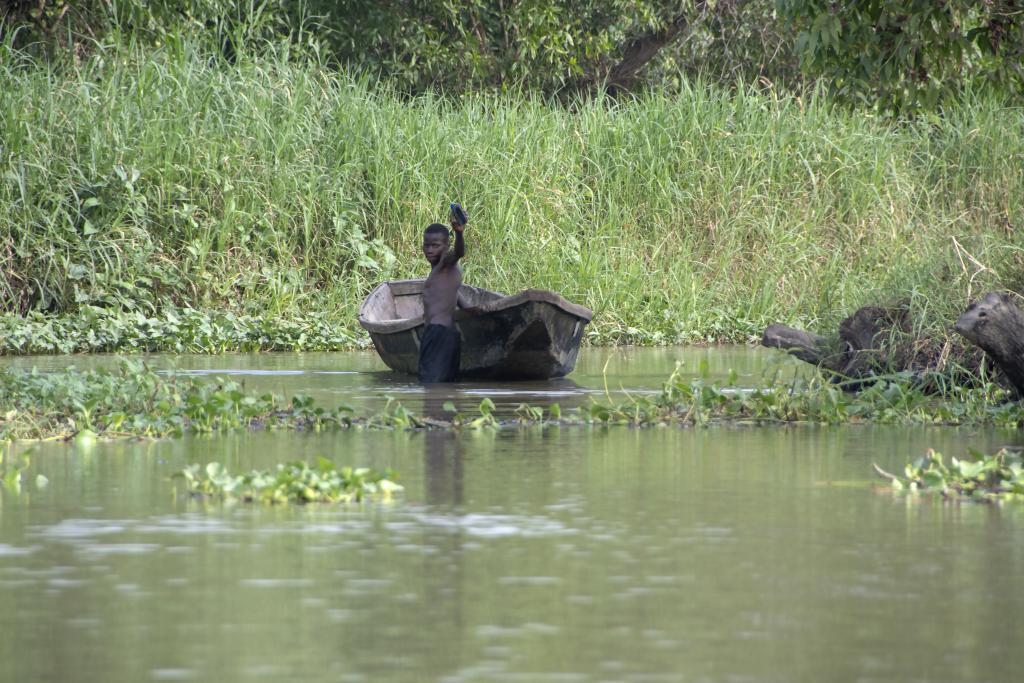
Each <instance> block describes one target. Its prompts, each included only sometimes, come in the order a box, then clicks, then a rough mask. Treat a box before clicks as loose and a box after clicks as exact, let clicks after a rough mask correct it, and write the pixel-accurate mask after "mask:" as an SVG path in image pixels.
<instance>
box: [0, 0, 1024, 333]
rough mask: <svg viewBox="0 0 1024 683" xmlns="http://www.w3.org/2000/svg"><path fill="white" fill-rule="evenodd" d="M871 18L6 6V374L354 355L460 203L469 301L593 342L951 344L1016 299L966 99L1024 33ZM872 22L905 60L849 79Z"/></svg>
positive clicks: (760, 11) (575, 6)
mask: <svg viewBox="0 0 1024 683" xmlns="http://www.w3.org/2000/svg"><path fill="white" fill-rule="evenodd" d="M889 4H891V3H889ZM889 4H887V3H885V2H872V3H866V4H865V6H866V7H868V10H870V11H868V10H865V12H863V13H850V14H844V15H843V17H842V21H840V22H839V23H838V24H837V23H836V21H833V19H834V17H835V14H834V13H833V12H832V9H830V7H831V5H829V4H828V3H820V2H812V1H810V0H807V1H805V2H796V1H793V2H784V3H780V4H779V10H778V12H776V10H775V9H774V7H773V6H772V4H771V3H767V2H754V1H751V2H740V3H729V2H717V3H715V2H707V3H705V2H695V3H685V2H684V3H673V2H653V1H649V0H615V1H614V2H607V3H589V2H588V3H569V2H564V1H562V0H535V1H531V2H511V1H510V2H507V3H502V2H497V1H493V2H492V1H491V0H472V1H469V2H465V3H454V4H453V3H448V2H430V1H427V0H424V1H423V2H415V3H404V2H402V3H393V2H385V3H379V2H359V1H357V0H351V1H348V2H341V3H319V4H318V3H316V2H306V3H284V2H274V1H271V0H265V1H264V2H256V1H252V2H239V1H236V0H190V1H189V2H186V3H171V2H164V1H163V0H159V1H157V2H146V3H143V2H138V1H135V0H126V1H125V2H119V3H106V2H100V1H98V0H97V1H95V2H83V3H69V2H66V1H65V0H44V1H43V2H35V1H33V2H12V3H6V4H5V6H4V11H5V12H6V14H5V15H4V16H5V18H4V21H3V22H2V28H0V31H2V40H0V82H2V83H3V86H4V87H3V88H0V353H25V352H68V351H101V350H125V351H132V350H170V351H175V350H177V351H204V352H210V351H223V350H229V349H246V350H251V349H258V348H259V349H330V348H345V347H350V346H353V345H357V344H360V343H365V337H364V336H363V335H362V333H361V332H360V331H359V330H358V328H357V326H356V324H355V320H354V318H355V312H356V309H357V307H358V304H359V303H360V301H361V300H362V298H363V297H364V296H365V294H366V293H367V291H368V290H369V289H370V288H371V287H372V286H373V285H375V284H376V283H377V282H379V281H381V280H384V279H388V278H397V277H412V276H418V275H422V274H423V272H424V268H423V265H424V264H423V261H422V258H421V257H420V255H419V241H420V232H421V230H422V228H423V226H425V225H426V224H427V223H429V222H432V221H436V220H441V219H443V218H444V215H445V211H444V207H445V206H446V205H447V202H448V201H449V200H453V199H457V200H460V201H462V202H463V203H464V204H465V205H466V206H467V207H468V208H469V210H470V213H471V220H472V223H471V226H470V231H469V233H467V238H468V241H469V258H468V260H467V261H466V271H467V280H468V281H469V282H471V283H473V284H476V285H480V286H484V287H487V288H491V289H497V290H505V291H514V290H518V289H520V288H522V287H526V286H533V287H544V288H551V289H555V290H558V291H561V292H562V293H564V294H565V295H566V296H567V297H569V298H571V299H573V300H576V301H579V302H581V303H583V304H585V305H588V306H590V307H592V308H594V309H595V311H596V313H597V314H598V315H597V317H596V319H595V321H594V323H593V324H592V326H591V328H590V337H589V339H590V341H592V342H597V343H622V342H631V343H671V342H695V341H708V340H733V341H742V340H747V339H750V338H751V337H753V336H756V335H758V334H759V333H760V332H761V330H762V329H763V328H764V327H765V326H766V325H767V324H768V323H770V322H773V321H783V322H788V323H790V324H794V325H798V326H802V327H808V328H818V329H831V328H833V327H834V323H835V321H836V320H837V319H838V318H840V317H842V316H843V315H845V314H846V313H849V312H850V311H851V310H852V309H854V308H855V307H857V306H859V305H862V304H866V303H881V304H887V303H892V302H894V301H903V302H905V303H907V304H908V305H909V307H910V309H911V312H912V315H913V319H914V321H915V324H916V326H917V329H920V330H922V332H928V333H930V334H933V335H937V336H939V337H942V336H943V335H945V333H946V332H945V331H946V330H948V327H949V324H950V323H951V321H952V320H953V319H955V317H956V314H957V313H958V312H959V311H960V309H962V308H963V306H965V305H966V303H967V302H968V299H969V298H970V297H971V296H973V295H976V294H978V293H979V292H981V291H982V290H984V289H1008V290H1014V291H1020V290H1021V288H1022V286H1024V250H1022V248H1021V246H1020V244H1021V241H1020V238H1019V235H1018V231H1019V230H1020V226H1021V224H1022V219H1024V209H1022V205H1021V201H1020V198H1021V197H1022V196H1024V177H1022V174H1021V173H1020V168H1021V167H1022V164H1024V111H1022V110H1021V109H1020V107H1019V106H1018V105H1017V101H1016V100H1014V99H1013V97H1012V96H1011V95H1010V94H1007V93H1012V92H1013V91H1012V88H1010V89H1006V88H1004V89H1001V90H1000V89H998V88H996V89H992V88H985V87H983V86H984V83H985V82H987V83H990V84H997V85H998V84H1002V85H1006V84H1008V83H1009V84H1012V83H1013V82H1014V81H1013V78H1014V77H1015V76H1014V74H1017V73H1018V70H1015V69H1014V68H1013V63H1014V62H1013V60H1012V59H1011V58H1012V57H1013V55H1015V54H1017V52H1015V50H1019V47H1020V42H1021V41H1020V40H1019V36H1018V32H1019V31H1018V29H1019V26H1018V24H1019V22H1020V21H1022V19H1021V15H1020V13H1013V12H1011V11H1009V9H1007V8H1008V7H1009V5H1008V4H1007V3H1006V2H994V3H988V4H986V5H985V9H977V10H972V11H967V10H964V9H963V8H962V7H961V5H962V4H963V3H959V2H954V3H943V4H942V5H943V7H946V8H947V9H948V11H945V10H943V12H945V13H942V12H940V11H939V10H936V9H934V8H932V7H931V4H929V3H924V4H922V3H910V4H909V5H908V8H907V9H906V12H905V13H904V14H898V13H896V12H895V9H894V8H893V7H889ZM919 5H920V6H919ZM925 5H929V6H928V7H926V6H925ZM872 8H874V9H872ZM1010 9H1012V8H1010ZM876 10H877V11H876ZM936 12H939V14H940V15H941V16H936ZM353 17H357V18H358V21H355V20H353ZM830 17H831V18H830ZM915 17H916V18H915ZM926 19H927V21H925V20H926ZM932 20H934V21H932ZM871 22H876V23H878V22H881V24H884V25H885V26H886V27H889V28H891V29H892V31H894V32H896V33H898V34H899V35H900V36H901V37H900V38H899V40H897V41H896V43H895V47H894V48H892V46H889V45H888V43H885V44H881V43H880V44H878V45H874V46H873V49H874V51H873V52H871V51H869V54H870V55H871V60H875V61H874V62H872V61H871V60H861V61H859V62H857V64H858V65H859V66H858V67H857V68H858V69H860V71H857V72H856V73H853V72H852V71H850V72H849V73H845V72H844V73H840V72H839V71H837V70H836V69H837V68H838V66H839V65H842V64H847V65H849V64H852V62H851V61H850V60H848V59H847V58H846V57H844V56H843V55H846V54H848V52H849V51H850V50H856V49H861V48H863V47H864V45H863V43H864V41H867V40H868V39H869V38H868V36H869V35H874V32H872V31H867V29H865V27H866V26H867V27H870V26H871V25H872V23H871ZM915 22H916V23H915ZM921 22H925V23H926V24H927V26H928V27H930V28H928V29H927V30H925V29H923V28H919V27H918V25H919V24H921ZM943 22H945V23H943ZM881 24H880V25H881ZM936 26H937V27H939V28H935V27H936ZM944 26H945V27H946V29H942V27H944ZM914 27H918V28H914ZM911 28H914V30H911ZM940 29H942V30H947V29H948V31H949V32H953V33H955V34H956V36H959V37H960V38H962V39H963V40H967V39H968V38H969V39H970V41H972V42H971V43H970V45H969V46H964V45H960V46H959V47H957V48H955V49H953V48H950V49H951V50H953V51H952V52H949V53H948V54H947V52H946V51H944V50H945V48H944V47H943V45H945V43H943V41H942V40H940V39H939V38H936V34H935V31H940ZM666 32H667V33H666ZM669 33H671V35H669ZM883 33H884V32H883ZM940 33H941V31H940ZM499 34H500V35H499ZM943 35H944V34H943ZM950 35H952V33H951V34H950ZM659 36H660V37H659ZM789 36H796V37H795V38H793V39H791V38H790V37H789ZM813 36H817V37H813ZM993 36H996V37H998V38H999V40H996V41H995V42H993V40H994V38H993ZM499 37H500V38H501V40H499ZM958 40H959V38H958ZM502 41H504V42H502ZM645 41H654V42H653V43H651V42H645ZM658 41H661V42H658ZM844 41H845V42H844ZM851 41H852V42H851ZM857 41H860V42H859V43H858V42H857ZM946 42H948V43H950V44H954V43H955V42H956V41H952V42H950V41H946ZM644 46H646V48H644V49H646V52H645V51H644V50H642V49H641V48H642V47H644ZM971 46H973V47H971ZM979 46H980V47H979ZM890 48H892V49H896V50H897V52H898V56H899V59H904V58H906V59H908V60H911V61H913V60H914V59H921V60H924V59H926V57H927V60H931V61H928V62H927V63H928V64H929V65H932V66H929V70H928V74H930V75H928V76H927V78H925V79H924V80H922V79H920V78H919V79H918V80H916V81H914V83H916V84H917V85H914V86H913V87H910V86H908V85H907V84H906V83H905V82H904V80H903V79H904V76H906V74H905V73H904V71H900V68H899V64H901V63H902V62H900V61H899V59H897V60H896V61H893V60H894V59H895V57H893V58H890V56H887V55H889V53H888V52H887V50H889V49H890ZM940 48H941V49H940ZM637 50H639V51H640V52H637V54H640V53H643V55H646V61H644V62H643V63H642V64H639V65H638V64H637V63H635V62H636V59H639V57H637V54H634V52H636V51H637ZM979 50H980V52H979ZM844 51H845V52H844ZM954 53H955V54H954ZM631 55H632V57H631ZM908 55H909V56H908ZM797 57H801V58H802V59H803V61H804V66H805V67H807V68H811V67H813V69H817V71H814V70H813V69H812V70H811V71H805V72H803V73H802V74H801V72H800V71H799V70H798V69H797V66H796V61H794V60H795V59H796V58H797ZM632 58H636V59H634V61H633V62H630V59H632ZM957 59H959V61H956V60H957ZM626 62H630V64H632V65H633V66H636V67H637V68H635V69H632V70H631V71H629V73H628V74H627V72H626V71H624V70H623V69H625V67H624V66H623V65H624V64H625V63H626ZM875 62H877V63H878V64H884V65H886V66H885V68H886V69H895V70H894V71H892V73H889V72H886V73H885V74H881V75H879V73H880V72H877V70H874V71H873V70H872V69H874V67H872V64H874V63H875ZM954 62H955V65H953V66H950V65H951V64H954ZM922 63H923V62H922ZM940 63H941V64H942V65H945V66H942V67H941V68H940V67H939V66H937V65H938V64H940ZM894 64H895V65H896V66H893V65H894ZM809 65H810V66H809ZM814 65H817V66H814ZM876 66H877V65H876ZM630 68H632V67H630ZM850 68H851V69H852V68H853V67H850ZM879 68H880V67H879ZM368 73H372V74H374V76H373V77H370V76H367V75H360V74H368ZM915 73H916V72H915ZM627 75H628V78H627ZM954 75H955V76H956V77H955V78H954ZM805 79H807V80H805ZM815 79H821V80H820V81H818V82H817V85H815ZM627 81H628V82H627ZM602 84H603V85H604V86H607V89H605V90H602V88H601V85H602ZM747 84H751V85H747ZM865 84H871V85H874V86H878V87H877V88H875V90H871V88H869V87H867V86H865ZM627 86H629V87H630V88H632V89H633V90H634V92H635V94H631V95H625V94H623V93H622V90H623V89H625V88H626V87H627ZM644 86H650V87H646V88H645V87H644ZM653 86H657V87H653ZM940 91H941V92H940ZM612 93H616V94H615V95H614V96H613V95H612ZM872 93H874V94H872ZM900 93H903V95H906V97H905V98H904V97H903V95H900ZM936 93H938V94H936ZM1001 93H1002V94H1001ZM456 94H460V95H461V96H460V97H455V96H454V95H456ZM940 95H941V97H940ZM551 96H555V97H551ZM836 97H838V98H840V100H841V101H862V102H865V103H866V104H867V105H868V107H867V108H865V109H850V108H845V107H842V106H839V105H837V104H836V101H837V100H836V99H835V98H836ZM901 98H903V99H901ZM940 102H941V103H942V104H943V108H942V109H941V110H939V109H931V110H930V112H931V113H930V114H929V115H927V116H920V117H917V118H905V119H895V118H890V117H884V116H880V115H878V114H875V113H871V112H873V111H875V110H894V109H896V110H898V109H900V108H901V107H903V106H904V105H905V106H906V108H907V109H908V110H918V109H921V108H923V107H926V106H937V105H938V104H939V103H940ZM876 105H877V106H876ZM940 346H941V345H940Z"/></svg>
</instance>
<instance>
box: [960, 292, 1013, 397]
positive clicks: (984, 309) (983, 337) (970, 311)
mask: <svg viewBox="0 0 1024 683" xmlns="http://www.w3.org/2000/svg"><path fill="white" fill-rule="evenodd" d="M955 329H956V331H957V332H958V333H960V335H961V336H963V337H964V338H965V339H966V340H967V341H969V342H971V343H972V344H974V345H976V346H978V347H979V348H981V349H982V350H983V351H984V352H985V354H986V355H987V356H988V357H989V358H990V359H992V362H993V363H995V365H996V367H998V368H999V369H1000V370H1002V371H1003V374H1004V375H1005V376H1006V379H1007V380H1008V381H1009V383H1010V384H1012V385H1013V388H1014V389H1016V390H1017V393H1018V394H1019V395H1020V396H1024V312H1022V311H1021V310H1020V309H1019V308H1017V306H1015V305H1014V303H1013V301H1012V300H1011V299H1010V297H1008V296H1006V295H1004V294H996V293H995V292H990V293H988V294H986V295H985V296H984V297H983V298H982V299H981V300H980V301H975V302H974V303H973V304H971V305H970V306H969V307H968V308H967V310H966V311H964V314H963V315H961V316H960V319H959V320H957V321H956V326H955Z"/></svg>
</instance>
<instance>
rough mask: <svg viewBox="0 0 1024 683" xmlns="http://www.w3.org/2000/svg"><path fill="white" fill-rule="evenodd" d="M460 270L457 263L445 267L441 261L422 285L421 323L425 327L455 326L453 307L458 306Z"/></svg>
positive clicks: (460, 282) (460, 281)
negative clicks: (424, 324) (425, 325)
mask: <svg viewBox="0 0 1024 683" xmlns="http://www.w3.org/2000/svg"><path fill="white" fill-rule="evenodd" d="M461 284H462V269H461V268H459V265H458V264H457V263H452V264H450V265H445V263H444V262H443V261H442V262H441V263H438V264H437V265H436V266H434V267H433V268H432V269H431V270H430V275H428V276H427V281H426V282H425V283H423V292H422V294H421V296H422V297H423V322H424V323H426V324H427V325H444V326H445V327H453V326H454V325H455V306H456V305H457V304H458V297H459V286H460V285H461Z"/></svg>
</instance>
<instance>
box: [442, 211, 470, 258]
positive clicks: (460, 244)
mask: <svg viewBox="0 0 1024 683" xmlns="http://www.w3.org/2000/svg"><path fill="white" fill-rule="evenodd" d="M465 229H466V226H465V225H463V224H462V223H457V222H455V221H452V230H454V231H455V247H454V248H452V250H451V251H449V252H448V254H447V255H446V256H445V259H444V262H445V265H449V266H451V265H455V264H456V263H458V261H459V259H460V258H462V257H463V256H465V255H466V240H465V239H463V237H462V231H463V230H465Z"/></svg>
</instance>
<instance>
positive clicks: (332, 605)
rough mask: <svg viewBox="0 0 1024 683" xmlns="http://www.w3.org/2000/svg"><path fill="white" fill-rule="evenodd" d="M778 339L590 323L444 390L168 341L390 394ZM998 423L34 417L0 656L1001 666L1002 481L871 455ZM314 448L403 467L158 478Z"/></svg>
mask: <svg viewBox="0 0 1024 683" xmlns="http://www.w3.org/2000/svg"><path fill="white" fill-rule="evenodd" d="M778 358H779V357H778V356H777V355H775V354H771V353H768V352H765V351H762V350H752V349H745V348H722V349H647V350H635V351H621V350H620V351H613V352H612V351H607V350H600V349H597V350H595V349H585V350H584V351H583V353H582V355H581V359H580V363H579V366H578V369H577V372H576V373H574V374H573V375H572V376H571V379H569V380H563V381H557V382H553V383H551V384H544V383H538V384H527V385H511V384H504V385H487V384H477V385H455V386H453V387H451V388H450V392H448V391H447V390H446V393H445V394H444V395H442V396H438V395H436V394H433V395H431V394H426V393H425V392H424V391H423V390H422V389H420V388H419V387H418V386H416V385H415V384H414V383H412V382H409V381H408V380H405V379H401V378H396V377H392V376H390V375H388V374H387V373H384V372H382V370H383V366H382V365H380V363H379V361H378V360H377V359H376V358H375V357H374V356H373V355H372V354H370V353H338V354H304V355H292V354H262V355H226V356H217V357H176V358H174V359H173V361H174V363H175V364H176V365H177V367H178V368H180V369H182V370H186V371H190V372H195V373H215V374H228V375H229V376H231V377H232V378H234V379H236V380H238V381H244V382H245V384H246V387H247V388H249V389H256V390H272V391H276V392H279V393H287V394H293V393H296V392H301V393H306V394H309V395H313V396H315V397H316V398H317V399H319V400H322V401H324V402H326V403H329V404H336V403H347V404H350V405H353V406H355V407H357V411H358V412H368V411H370V410H375V409H378V408H379V407H381V406H382V405H383V404H384V402H385V401H386V397H387V396H392V397H394V398H397V399H399V400H401V401H402V402H403V403H404V404H406V405H407V406H409V407H410V408H412V409H414V410H418V411H419V410H425V411H428V412H429V410H430V409H431V406H433V405H435V404H434V403H433V402H434V401H436V400H441V399H445V400H447V399H449V398H450V399H452V400H455V401H456V402H457V403H458V404H459V405H460V407H463V408H467V409H468V408H472V407H473V406H475V405H476V404H478V403H479V401H480V399H481V398H483V396H485V395H489V396H492V397H494V398H495V399H496V402H497V403H498V404H499V407H500V408H501V409H502V410H508V409H510V408H513V407H514V406H515V405H518V403H519V402H521V401H526V402H529V403H533V404H541V405H546V404H550V403H552V402H557V403H560V404H561V405H562V406H563V407H571V406H573V405H578V404H580V403H583V402H585V401H586V400H587V399H588V396H590V395H594V394H603V393H604V392H605V387H606V385H607V388H608V391H611V392H613V393H617V392H620V391H622V390H623V389H625V390H628V391H631V392H642V391H647V390H653V389H656V388H657V387H658V386H659V384H660V382H661V381H663V380H664V379H665V377H667V375H668V374H669V372H670V371H671V370H672V367H673V365H674V363H675V361H676V360H677V359H682V360H684V361H685V362H686V366H685V367H688V368H693V369H694V370H695V371H696V368H697V366H698V365H699V364H700V362H701V361H702V360H704V361H706V362H707V366H708V370H709V372H710V374H711V375H712V376H714V377H723V378H724V376H725V374H726V373H727V372H728V370H729V368H734V369H735V370H736V371H737V372H738V373H739V376H740V380H739V381H740V383H741V384H743V383H748V384H755V383H757V382H758V381H759V378H760V376H761V374H762V373H763V372H765V371H770V368H772V367H773V364H774V363H776V362H777V361H778ZM171 360H172V359H171V358H170V357H160V356H157V357H154V358H153V359H152V363H153V364H154V365H155V366H156V367H166V366H168V365H169V364H170V363H171ZM113 362H114V359H113V358H110V357H103V356H89V357H77V358H67V357H49V358H8V359H0V363H2V364H4V365H6V366H12V365H13V366H21V367H25V366H31V365H37V366H39V367H40V368H42V369H56V368H59V367H64V366H66V365H69V364H75V365H77V366H78V367H82V368H84V367H93V366H97V365H103V364H108V365H109V364H111V363H113ZM794 368H795V365H792V364H790V363H788V362H787V363H786V364H785V365H783V366H782V368H781V371H782V372H787V373H792V372H793V371H794ZM1021 443H1024V435H1022V434H1021V433H1019V432H1017V431H999V430H988V429H985V430H978V429H952V428H923V427H917V428H895V427H873V426H849V427H839V428H824V427H760V428H751V427H743V428H738V427H735V428H730V427H713V428H706V429H687V428H676V427H670V428H651V429H630V428H624V427H611V428H599V427H568V428H539V427H538V428H529V429H522V430H519V429H505V430H500V431H497V432H494V431H487V432H466V433H462V434H454V433H448V432H428V433H424V432H415V433H410V432H383V431H380V432H328V433H311V432H310V433H304V432H292V431H274V432H265V431H257V432H251V433H240V434H231V435H226V436H212V437H207V436H201V437H199V436H193V437H185V438H181V439H166V440H159V441H128V440H124V441H115V442H99V443H96V444H95V445H94V446H93V447H91V448H85V449H82V448H80V447H77V446H75V445H72V444H64V443H46V444H42V445H40V446H37V447H36V449H35V451H34V453H33V456H32V464H31V467H30V469H29V471H28V474H29V479H30V480H31V479H34V477H35V475H37V474H43V475H45V476H46V477H47V478H48V479H49V485H48V486H46V487H45V488H43V489H38V490H37V489H36V488H35V487H33V486H31V485H29V486H26V487H25V490H24V491H22V492H21V493H20V494H13V493H10V492H3V493H2V494H0V495H2V500H0V634H2V635H0V681H3V682H7V681H11V682H14V681H18V682H21V681H97V682H99V681H103V682H109V683H118V682H122V681H123V682H136V681H174V680H187V681H224V682H234V681H261V680H267V681H339V682H356V681H438V682H456V681H467V682H468V681H510V682H512V681H514V682H520V681H521V682H525V683H529V682H534V681H536V682H538V683H545V682H557V683H575V682H580V683H583V682H591V681H592V682H595V683H596V682H613V681H625V682H637V683H641V682H656V681H657V682H660V681H666V682H667V681H680V682H690V681H693V682H717V681H722V682H737V683H740V682H769V681H778V682H785V681H808V682H811V681H813V682H818V681H822V682H824V681H894V682H896V681H899V682H906V681H963V682H972V683H974V682H982V681H998V682H1002V681H1007V682H1009V681H1017V680H1021V678H1022V676H1024V674H1022V671H1024V590H1022V589H1021V581H1022V579H1024V505H1020V504H1006V505H1003V506H989V505H979V504H960V505H957V504H949V503H943V502H942V501H941V500H935V499H913V498H909V497H906V496H899V495H894V494H892V493H891V492H887V491H884V490H880V489H878V488H876V487H875V486H874V482H873V480H872V479H871V463H872V462H877V463H878V464H880V465H881V466H883V467H885V468H887V469H896V470H898V469H900V468H902V465H903V463H905V462H906V461H907V460H908V459H912V458H915V457H918V456H920V455H922V454H923V453H924V451H925V449H927V448H929V447H933V448H936V449H938V450H941V451H943V452H944V453H946V454H947V455H961V454H963V453H964V452H965V451H966V449H967V448H968V447H975V448H979V449H993V448H995V447H998V446H1000V445H1003V444H1021ZM19 448H21V447H19ZM318 455H322V456H326V457H328V458H331V459H332V460H334V461H336V462H337V463H338V464H353V465H368V466H372V467H376V468H383V467H391V468H394V469H395V470H397V471H398V473H399V481H400V482H401V483H402V484H404V485H405V487H406V491H405V493H404V495H402V496H401V497H399V498H398V499H397V500H395V501H394V502H392V503H386V504H385V503H372V504H365V505H360V506H357V505H353V506H347V507H324V506H313V505H310V506H297V505H293V506H285V507H261V506H248V505H242V504H239V505H224V504H220V503H202V502H199V501H195V500H191V499H187V498H185V497H183V496H182V495H181V493H180V491H176V490H175V484H174V482H172V481H171V480H170V479H169V477H170V475H171V474H172V473H173V472H174V471H176V470H178V469H181V468H182V467H183V466H184V465H186V464H188V463H190V462H208V461H210V460H218V461H221V462H225V463H227V464H228V465H229V466H230V467H231V468H233V469H249V468H252V467H272V466H273V465H275V464H276V463H278V462H282V461H287V460H294V459H300V458H309V459H312V458H314V457H315V456H318Z"/></svg>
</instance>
